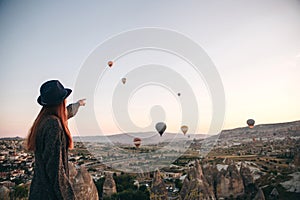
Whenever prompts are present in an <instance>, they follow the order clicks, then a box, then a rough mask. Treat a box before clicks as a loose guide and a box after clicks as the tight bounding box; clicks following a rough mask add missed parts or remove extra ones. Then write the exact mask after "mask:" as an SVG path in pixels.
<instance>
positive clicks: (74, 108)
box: [67, 99, 86, 119]
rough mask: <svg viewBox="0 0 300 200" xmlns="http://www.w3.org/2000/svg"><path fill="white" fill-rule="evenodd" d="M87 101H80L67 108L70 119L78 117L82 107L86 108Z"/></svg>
mask: <svg viewBox="0 0 300 200" xmlns="http://www.w3.org/2000/svg"><path fill="white" fill-rule="evenodd" d="M85 100H86V99H80V100H78V101H77V102H76V103H72V104H70V105H68V106H67V112H68V119H70V118H71V117H74V116H75V115H76V113H77V112H78V109H79V107H80V106H85Z"/></svg>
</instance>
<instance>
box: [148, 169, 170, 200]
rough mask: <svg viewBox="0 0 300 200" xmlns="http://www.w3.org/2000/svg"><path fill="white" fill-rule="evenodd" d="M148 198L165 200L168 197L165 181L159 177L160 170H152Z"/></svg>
mask: <svg viewBox="0 0 300 200" xmlns="http://www.w3.org/2000/svg"><path fill="white" fill-rule="evenodd" d="M150 199H151V200H167V199H168V193H167V190H166V185H165V183H164V181H163V179H162V177H161V174H160V171H159V170H158V169H157V170H156V171H155V172H154V177H153V181H152V186H151V189H150Z"/></svg>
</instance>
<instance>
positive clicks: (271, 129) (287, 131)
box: [219, 121, 300, 139]
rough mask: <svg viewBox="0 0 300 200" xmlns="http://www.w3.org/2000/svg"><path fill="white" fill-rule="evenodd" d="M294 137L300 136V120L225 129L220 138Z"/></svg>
mask: <svg viewBox="0 0 300 200" xmlns="http://www.w3.org/2000/svg"><path fill="white" fill-rule="evenodd" d="M287 136H289V137H292V136H300V121H293V122H284V123H273V124H259V125H256V126H254V128H252V129H251V128H249V127H239V128H235V129H228V130H223V131H222V132H221V133H220V137H219V139H222V138H234V137H239V138H243V137H247V138H250V139H251V138H253V137H255V138H264V137H287Z"/></svg>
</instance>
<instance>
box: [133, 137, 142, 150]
mask: <svg viewBox="0 0 300 200" xmlns="http://www.w3.org/2000/svg"><path fill="white" fill-rule="evenodd" d="M133 143H134V145H135V146H136V148H139V147H140V145H141V143H142V140H141V139H140V138H134V139H133Z"/></svg>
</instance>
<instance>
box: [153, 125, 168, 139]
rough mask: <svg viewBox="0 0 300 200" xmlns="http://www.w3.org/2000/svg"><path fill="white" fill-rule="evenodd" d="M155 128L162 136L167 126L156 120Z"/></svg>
mask: <svg viewBox="0 0 300 200" xmlns="http://www.w3.org/2000/svg"><path fill="white" fill-rule="evenodd" d="M155 128H156V130H157V132H158V133H159V134H160V136H162V135H163V133H164V132H165V130H166V128H167V125H166V124H165V123H164V122H158V123H157V124H156V125H155Z"/></svg>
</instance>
